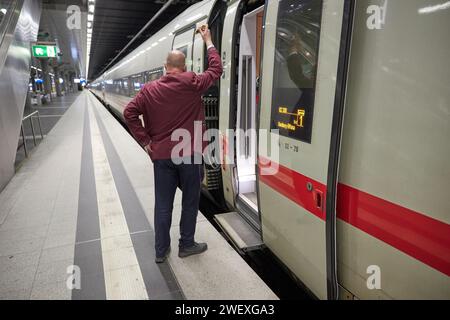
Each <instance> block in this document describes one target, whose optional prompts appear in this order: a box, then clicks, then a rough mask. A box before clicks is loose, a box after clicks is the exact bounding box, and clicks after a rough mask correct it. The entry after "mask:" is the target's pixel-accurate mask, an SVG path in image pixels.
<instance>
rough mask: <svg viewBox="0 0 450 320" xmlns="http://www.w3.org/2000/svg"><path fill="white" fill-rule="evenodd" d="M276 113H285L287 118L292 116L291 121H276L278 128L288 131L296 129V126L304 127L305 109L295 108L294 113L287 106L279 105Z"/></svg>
mask: <svg viewBox="0 0 450 320" xmlns="http://www.w3.org/2000/svg"><path fill="white" fill-rule="evenodd" d="M278 113H279V114H280V115H286V116H289V118H291V116H292V117H294V118H293V119H294V120H293V122H283V121H278V127H279V128H280V129H286V130H290V131H296V130H297V129H298V128H304V119H305V116H306V111H305V110H304V109H300V108H299V109H297V112H296V113H293V112H289V109H288V108H287V107H283V106H282V107H279V108H278Z"/></svg>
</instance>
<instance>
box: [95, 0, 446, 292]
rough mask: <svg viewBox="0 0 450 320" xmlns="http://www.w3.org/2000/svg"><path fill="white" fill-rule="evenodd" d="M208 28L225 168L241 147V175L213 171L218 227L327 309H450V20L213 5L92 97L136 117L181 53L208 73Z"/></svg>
mask: <svg viewBox="0 0 450 320" xmlns="http://www.w3.org/2000/svg"><path fill="white" fill-rule="evenodd" d="M205 23H208V24H209V26H210V29H211V32H212V34H213V40H214V43H215V44H216V47H217V48H218V49H219V52H220V53H221V57H222V60H223V64H224V73H223V76H222V78H221V79H220V81H219V82H218V83H217V84H216V85H215V86H214V87H213V88H211V89H210V90H209V91H208V93H207V94H205V96H204V98H203V101H204V106H205V115H206V122H207V126H208V128H212V129H214V128H215V129H219V130H220V132H221V136H220V139H219V140H220V141H215V143H218V144H220V147H219V150H220V152H221V153H222V154H221V157H222V158H223V157H225V158H226V157H230V154H229V153H228V151H227V150H228V149H227V146H228V145H233V148H234V150H233V151H234V152H232V153H231V154H234V155H233V158H234V159H231V160H234V161H231V162H233V163H234V164H224V165H208V166H206V172H207V174H206V176H205V181H204V189H205V190H204V191H205V193H206V194H208V195H209V196H210V197H212V198H213V199H215V200H216V202H217V203H219V204H223V205H225V206H226V207H227V208H228V211H229V212H227V213H224V214H220V215H217V216H216V219H217V221H218V223H219V224H220V225H221V227H222V228H223V230H224V231H225V233H226V234H227V235H228V236H229V237H230V239H232V240H233V243H234V244H235V246H236V247H237V248H238V249H239V250H241V251H243V252H245V251H247V250H253V249H257V248H259V247H261V246H266V247H267V248H268V249H270V251H271V252H272V253H273V254H274V255H275V256H276V257H277V258H278V259H279V260H280V261H281V262H282V263H283V265H284V266H285V267H286V268H287V269H288V270H289V271H290V272H291V273H292V275H293V276H294V277H295V279H297V280H298V281H299V282H301V283H302V284H304V285H305V286H306V287H307V288H308V289H309V290H310V291H311V292H312V293H313V294H314V295H315V296H316V297H318V298H320V299H338V298H340V299H449V298H450V277H449V276H450V225H449V224H450V197H449V195H450V194H449V190H450V161H449V159H450V143H449V141H448V139H449V137H450V90H449V88H450V66H449V60H448V57H449V56H450V42H449V41H448V30H450V9H449V8H446V7H445V6H442V4H441V1H438V0H427V1H425V0H395V1H389V0H358V1H353V0H267V1H258V0H234V1H228V2H225V1H220V0H218V1H215V0H205V1H202V2H200V3H197V4H195V5H193V6H191V7H190V8H188V9H187V10H186V11H185V12H183V13H182V14H181V15H180V16H178V17H177V18H176V19H174V20H173V21H172V22H170V23H168V24H167V25H166V26H165V27H164V28H163V29H161V30H160V31H159V32H157V33H156V34H155V35H153V36H152V37H151V38H149V39H148V40H147V41H145V42H144V43H143V44H142V45H140V46H139V47H138V48H137V49H135V50H134V51H133V52H132V53H130V54H128V55H127V56H126V57H125V58H123V59H122V60H121V61H119V62H118V63H116V64H115V65H114V66H113V67H112V68H111V69H109V70H108V71H107V72H105V73H104V74H103V75H101V76H100V77H99V78H98V79H96V80H95V81H93V82H92V83H91V84H90V85H89V88H90V90H91V91H92V92H93V93H94V94H95V95H96V96H97V97H98V98H99V99H101V100H102V101H103V103H104V104H105V105H106V106H108V108H110V109H111V110H112V111H113V112H114V113H116V114H117V115H118V116H119V117H123V116H122V112H123V109H124V108H125V106H126V105H127V104H128V102H130V101H131V99H133V97H134V96H135V95H136V94H137V93H138V92H139V90H140V89H141V88H142V86H143V84H145V83H146V82H148V81H153V80H155V79H158V78H159V77H161V76H162V75H163V73H164V70H163V63H164V59H165V57H166V55H167V52H169V51H170V50H172V49H178V50H182V51H183V52H184V53H185V54H186V61H187V66H188V70H191V71H194V72H198V73H199V72H202V71H203V70H204V69H205V63H206V56H205V55H206V48H205V47H204V44H203V41H202V39H201V37H200V35H198V34H196V33H195V30H196V28H197V27H198V26H200V25H202V24H205ZM227 129H234V130H237V129H242V130H244V131H246V130H251V129H257V130H261V129H265V130H266V131H269V132H274V133H273V134H272V135H276V139H275V140H270V139H269V140H267V141H266V140H264V139H260V138H261V137H259V136H258V135H256V136H251V135H250V136H245V135H244V136H239V135H237V136H235V137H234V136H229V135H228V133H227ZM274 130H278V131H274ZM258 132H259V131H258ZM275 132H277V133H275ZM263 140H264V143H266V144H267V145H264V146H263V145H261V144H262V141H263ZM273 141H276V142H273ZM274 144H275V145H274ZM272 145H273V146H272ZM272 147H278V148H279V150H280V152H279V156H278V157H277V158H276V159H275V158H272V157H271V154H270V153H268V152H266V151H265V150H267V149H268V150H270V149H271V148H272ZM253 154H256V158H257V161H256V165H255V161H254V160H255V159H252V155H253ZM229 160H230V159H229ZM274 162H277V163H276V165H277V166H278V168H279V170H278V171H277V173H275V174H271V175H266V174H264V170H266V169H267V168H266V167H267V166H270V165H273V164H274Z"/></svg>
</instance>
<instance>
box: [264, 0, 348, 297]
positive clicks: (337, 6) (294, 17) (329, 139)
mask: <svg viewBox="0 0 450 320" xmlns="http://www.w3.org/2000/svg"><path fill="white" fill-rule="evenodd" d="M352 11H353V2H352V1H350V0H345V1H342V0H323V1H321V0H314V1H311V0H277V1H268V3H267V10H266V17H265V31H264V40H263V41H264V44H263V48H264V51H263V61H262V83H261V90H260V91H261V103H260V114H259V120H260V121H259V123H260V129H266V130H267V131H268V132H270V137H267V136H268V135H267V134H266V135H264V133H263V131H260V133H259V141H258V161H259V172H258V194H259V201H260V203H261V206H260V210H261V223H262V235H263V239H264V243H265V244H266V245H267V246H268V248H270V249H271V251H272V252H274V253H275V254H276V255H277V256H278V257H279V258H280V259H281V260H282V261H283V262H284V263H285V264H286V265H287V266H288V268H289V269H290V270H291V271H292V272H293V273H294V274H295V275H296V276H297V277H298V278H299V279H300V280H301V281H302V282H303V283H304V284H305V285H306V286H307V287H308V288H309V289H310V290H311V291H312V292H313V293H314V294H315V295H316V296H317V297H318V298H320V299H336V298H337V297H338V284H337V277H336V248H335V219H336V210H335V207H336V187H337V174H338V164H339V149H340V136H341V134H340V133H341V128H342V119H343V109H344V92H345V81H346V70H347V57H348V49H349V41H350V32H351V20H352ZM277 150H278V151H279V152H278V151H277Z"/></svg>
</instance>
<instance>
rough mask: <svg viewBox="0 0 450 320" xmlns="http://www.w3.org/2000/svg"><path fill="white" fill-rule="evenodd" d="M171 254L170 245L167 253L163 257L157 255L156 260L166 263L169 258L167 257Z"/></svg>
mask: <svg viewBox="0 0 450 320" xmlns="http://www.w3.org/2000/svg"><path fill="white" fill-rule="evenodd" d="M169 254H170V247H169V249H167V251H166V254H165V255H164V256H163V257H160V258H158V257H156V259H155V262H156V263H164V262H165V261H166V260H167V258H168V257H169Z"/></svg>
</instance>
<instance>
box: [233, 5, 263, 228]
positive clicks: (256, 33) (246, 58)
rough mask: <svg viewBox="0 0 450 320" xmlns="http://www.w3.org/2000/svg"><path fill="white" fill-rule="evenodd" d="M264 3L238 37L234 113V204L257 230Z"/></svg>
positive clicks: (251, 14) (247, 18)
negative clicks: (258, 84) (257, 119)
mask: <svg viewBox="0 0 450 320" xmlns="http://www.w3.org/2000/svg"><path fill="white" fill-rule="evenodd" d="M263 14H264V6H261V7H259V8H257V9H255V10H253V11H251V12H249V13H247V14H245V15H244V16H243V19H242V24H241V29H240V39H239V68H238V69H239V71H238V72H239V75H238V89H239V90H238V99H237V116H236V129H237V130H236V164H237V166H236V177H235V178H236V180H237V181H236V185H237V199H236V202H237V207H238V209H239V210H240V212H241V213H242V214H243V215H245V217H246V218H247V220H248V221H249V222H250V223H252V225H253V226H255V227H256V229H257V230H259V229H260V223H259V222H260V219H259V209H258V196H257V190H256V149H257V131H256V129H257V128H256V118H257V103H258V101H257V100H258V89H257V83H258V79H259V64H260V61H261V36H260V35H261V33H262V30H263Z"/></svg>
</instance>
